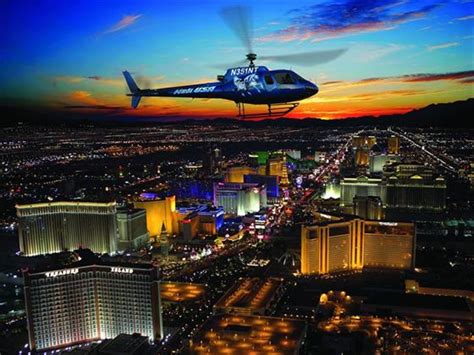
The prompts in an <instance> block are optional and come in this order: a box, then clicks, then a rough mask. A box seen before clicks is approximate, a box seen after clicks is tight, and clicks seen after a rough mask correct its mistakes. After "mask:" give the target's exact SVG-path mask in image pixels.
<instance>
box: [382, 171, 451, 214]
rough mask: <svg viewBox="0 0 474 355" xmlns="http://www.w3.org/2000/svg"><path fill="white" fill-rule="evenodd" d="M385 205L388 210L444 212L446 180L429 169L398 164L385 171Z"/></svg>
mask: <svg viewBox="0 0 474 355" xmlns="http://www.w3.org/2000/svg"><path fill="white" fill-rule="evenodd" d="M386 174H387V177H386V189H387V196H386V204H387V206H388V207H390V208H407V209H418V210H420V209H423V210H438V211H441V210H444V209H445V207H446V180H445V179H444V178H443V177H442V176H437V175H436V174H435V172H434V170H433V169H432V168H430V167H426V166H424V165H419V164H398V165H394V166H393V168H392V170H391V171H389V170H387V171H386Z"/></svg>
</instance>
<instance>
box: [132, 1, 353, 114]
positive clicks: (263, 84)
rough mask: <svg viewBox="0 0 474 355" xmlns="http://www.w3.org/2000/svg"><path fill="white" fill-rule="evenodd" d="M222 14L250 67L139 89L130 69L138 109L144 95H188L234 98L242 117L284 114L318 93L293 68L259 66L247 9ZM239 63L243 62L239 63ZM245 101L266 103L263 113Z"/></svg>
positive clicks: (305, 56) (326, 56) (308, 61)
mask: <svg viewBox="0 0 474 355" xmlns="http://www.w3.org/2000/svg"><path fill="white" fill-rule="evenodd" d="M221 15H222V17H223V18H224V20H225V21H226V22H227V24H228V25H229V26H230V27H231V29H233V30H234V32H236V34H237V35H238V36H239V37H240V38H241V40H242V41H243V43H244V45H245V46H246V47H247V49H248V54H247V55H246V59H245V61H246V62H247V61H248V65H247V66H237V67H234V68H230V69H227V71H226V72H225V74H224V75H218V76H217V81H216V82H211V83H205V84H197V85H185V86H174V87H167V88H160V89H140V88H139V87H138V85H137V84H136V82H135V81H134V80H133V78H132V75H131V74H130V73H129V72H128V71H124V72H123V75H124V77H125V81H126V82H127V85H128V88H129V90H130V94H128V95H127V96H131V98H132V107H133V108H137V107H138V104H139V103H140V99H141V98H142V97H144V96H145V97H148V96H157V97H189V98H205V99H225V100H231V101H234V102H235V103H236V105H237V107H238V115H237V117H240V118H263V117H274V116H278V117H282V116H284V115H286V114H287V113H289V112H290V111H292V110H294V109H295V108H296V107H297V106H298V105H299V102H298V101H300V100H304V99H306V98H308V97H311V96H313V95H315V94H317V93H318V91H319V89H318V87H317V86H316V84H315V83H312V82H311V81H309V80H307V79H304V78H303V77H301V76H300V75H298V74H297V73H295V72H294V71H292V70H286V69H278V70H269V69H268V68H267V67H265V66H256V65H255V64H254V61H255V60H256V59H257V55H256V54H255V53H253V51H252V41H251V37H250V35H249V34H250V32H251V31H250V22H249V19H250V16H249V12H248V9H247V8H244V7H241V6H235V7H229V8H225V9H223V10H222V12H221ZM344 52H345V49H334V50H325V51H316V52H306V53H297V54H287V55H274V56H263V57H260V59H263V60H272V61H280V62H285V63H294V64H300V65H314V64H321V63H326V62H329V61H331V60H333V59H335V58H337V57H339V56H340V55H341V54H343V53H344ZM239 64H240V63H239ZM245 104H253V105H267V110H266V111H265V112H261V113H251V114H246V112H245Z"/></svg>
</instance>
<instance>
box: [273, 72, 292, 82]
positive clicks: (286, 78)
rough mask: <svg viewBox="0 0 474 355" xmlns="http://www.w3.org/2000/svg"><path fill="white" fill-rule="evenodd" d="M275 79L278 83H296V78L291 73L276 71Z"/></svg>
mask: <svg viewBox="0 0 474 355" xmlns="http://www.w3.org/2000/svg"><path fill="white" fill-rule="evenodd" d="M275 80H276V81H277V83H278V84H295V79H294V78H293V77H292V76H291V75H290V73H275Z"/></svg>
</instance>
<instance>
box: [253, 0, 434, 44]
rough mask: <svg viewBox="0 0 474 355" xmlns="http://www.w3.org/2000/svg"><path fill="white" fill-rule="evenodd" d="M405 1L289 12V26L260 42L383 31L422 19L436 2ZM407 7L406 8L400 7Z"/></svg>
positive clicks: (347, 1) (354, 1) (363, 1)
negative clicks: (416, 2) (411, 2)
mask: <svg viewBox="0 0 474 355" xmlns="http://www.w3.org/2000/svg"><path fill="white" fill-rule="evenodd" d="M408 4H409V3H408V1H406V0H343V1H339V2H334V1H328V2H325V3H322V4H317V5H313V6H310V7H308V8H303V9H301V11H291V12H290V15H291V16H292V18H291V22H290V25H289V26H288V27H287V28H285V29H282V30H280V31H277V32H274V33H272V34H270V35H268V36H265V37H263V38H261V40H264V41H265V40H283V41H285V40H287V41H288V40H294V39H310V38H313V39H318V38H319V39H326V38H332V37H339V36H341V35H344V34H350V33H357V32H368V31H376V30H383V29H387V28H390V27H393V26H396V25H398V24H401V23H405V22H408V21H412V20H416V19H419V18H422V17H425V16H426V15H427V14H428V13H430V12H431V11H433V10H434V9H435V8H437V7H438V6H440V5H439V2H437V3H432V4H426V2H425V5H419V6H416V5H410V9H407V8H406V7H407V6H408ZM402 5H406V6H402ZM414 6H416V7H414Z"/></svg>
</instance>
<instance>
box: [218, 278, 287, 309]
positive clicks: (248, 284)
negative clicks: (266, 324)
mask: <svg viewBox="0 0 474 355" xmlns="http://www.w3.org/2000/svg"><path fill="white" fill-rule="evenodd" d="M281 285H282V281H281V280H280V279H277V278H268V279H260V278H258V277H254V278H244V279H241V280H239V281H237V282H236V283H235V284H234V285H233V286H232V287H231V288H230V289H229V291H227V292H226V294H225V295H224V296H222V298H221V299H220V300H219V301H217V303H216V304H215V306H214V307H215V308H217V309H219V308H223V309H225V308H230V307H231V308H242V309H243V310H245V311H250V312H254V311H258V310H260V309H262V308H266V307H268V305H269V303H270V302H271V300H272V298H273V296H274V294H275V292H276V291H277V290H278V288H279V287H280V286H281Z"/></svg>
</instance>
